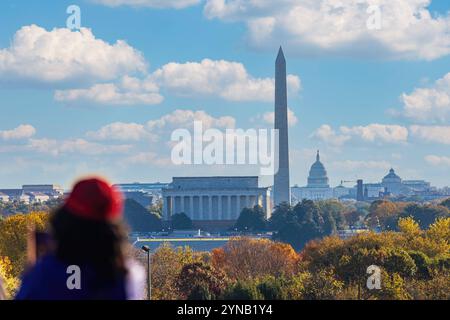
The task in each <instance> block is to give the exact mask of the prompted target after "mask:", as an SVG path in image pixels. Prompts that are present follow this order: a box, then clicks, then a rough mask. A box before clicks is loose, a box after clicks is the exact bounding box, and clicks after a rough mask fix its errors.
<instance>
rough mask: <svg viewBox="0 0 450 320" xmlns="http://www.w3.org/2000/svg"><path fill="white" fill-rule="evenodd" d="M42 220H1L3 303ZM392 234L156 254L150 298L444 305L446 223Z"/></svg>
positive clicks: (401, 227) (245, 242)
mask: <svg viewBox="0 0 450 320" xmlns="http://www.w3.org/2000/svg"><path fill="white" fill-rule="evenodd" d="M300 208H302V207H299V208H297V210H300ZM143 214H144V213H143ZM146 214H148V213H146ZM290 214H292V215H294V214H295V215H298V214H299V213H298V212H296V213H290ZM47 220H48V214H47V213H38V212H36V213H35V212H33V213H30V214H27V215H23V214H18V215H14V216H10V217H6V218H5V219H3V220H0V276H1V277H2V278H4V279H5V280H6V286H7V289H8V291H9V294H10V297H12V296H13V295H14V292H15V290H16V289H17V286H18V285H19V278H20V275H21V274H22V272H23V270H24V268H25V261H26V245H27V240H26V239H27V230H28V227H29V226H30V225H35V226H36V227H37V228H38V229H41V230H45V229H46V228H47ZM312 220H314V219H312ZM296 223H297V222H296ZM395 229H396V230H397V231H384V232H381V233H378V234H377V233H373V232H370V233H366V234H360V235H358V236H355V237H352V238H350V239H348V240H342V239H340V238H338V237H336V236H326V237H325V238H323V239H318V240H313V241H310V242H308V243H307V244H306V245H305V246H304V247H303V248H302V250H301V251H298V250H295V249H294V248H293V247H292V246H291V245H289V244H287V243H283V242H278V241H272V240H267V239H264V240H254V239H249V238H245V237H243V238H235V239H232V240H230V241H229V242H228V243H227V244H226V245H225V246H224V247H222V248H219V249H215V250H213V251H212V252H210V253H209V252H193V251H192V250H191V249H189V248H177V249H174V248H172V247H170V246H163V247H161V248H159V249H158V250H156V252H154V253H153V254H152V270H151V272H152V292H153V298H154V299H449V298H450V281H449V279H450V254H449V253H450V218H448V217H447V218H438V219H437V220H436V221H435V222H434V223H432V224H431V225H429V226H428V228H427V229H425V230H423V229H422V228H421V226H420V224H419V222H417V221H415V220H414V219H413V218H411V217H408V218H400V219H399V220H398V226H397V227H396V228H395ZM130 254H131V255H134V256H136V257H138V258H139V259H142V263H143V264H144V265H146V261H145V255H143V253H142V252H141V251H140V250H137V249H135V248H132V247H131V246H130ZM371 265H376V266H378V267H379V268H380V269H381V289H380V290H369V289H368V288H367V286H366V280H367V277H368V274H367V268H368V267H369V266H371Z"/></svg>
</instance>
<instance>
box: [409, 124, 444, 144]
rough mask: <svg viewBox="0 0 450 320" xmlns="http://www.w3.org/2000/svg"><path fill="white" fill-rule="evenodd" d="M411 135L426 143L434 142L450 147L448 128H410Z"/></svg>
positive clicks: (415, 126)
mask: <svg viewBox="0 0 450 320" xmlns="http://www.w3.org/2000/svg"><path fill="white" fill-rule="evenodd" d="M410 131H411V135H412V136H414V137H417V138H420V139H422V140H425V141H427V142H435V143H442V144H449V145H450V127H449V126H417V125H414V126H411V127H410Z"/></svg>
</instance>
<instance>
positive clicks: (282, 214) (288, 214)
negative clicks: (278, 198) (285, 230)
mask: <svg viewBox="0 0 450 320" xmlns="http://www.w3.org/2000/svg"><path fill="white" fill-rule="evenodd" d="M290 218H292V207H291V206H290V205H289V204H288V203H286V202H283V203H281V204H279V205H278V206H276V207H275V210H274V211H273V213H272V216H271V217H270V220H269V227H270V229H272V230H280V229H281V228H282V227H283V225H284V224H285V223H287V222H288V221H289V219H290Z"/></svg>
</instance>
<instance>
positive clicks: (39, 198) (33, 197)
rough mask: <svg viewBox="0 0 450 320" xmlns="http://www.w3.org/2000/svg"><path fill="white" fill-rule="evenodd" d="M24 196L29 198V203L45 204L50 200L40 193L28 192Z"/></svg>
mask: <svg viewBox="0 0 450 320" xmlns="http://www.w3.org/2000/svg"><path fill="white" fill-rule="evenodd" d="M26 195H28V196H29V197H30V200H29V201H30V202H41V203H42V202H46V201H48V200H50V196H48V195H46V194H44V193H40V192H29V193H27V194H26Z"/></svg>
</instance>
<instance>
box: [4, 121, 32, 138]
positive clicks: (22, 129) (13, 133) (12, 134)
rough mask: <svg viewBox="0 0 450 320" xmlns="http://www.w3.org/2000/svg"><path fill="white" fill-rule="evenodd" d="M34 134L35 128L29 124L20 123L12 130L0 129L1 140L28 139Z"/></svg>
mask: <svg viewBox="0 0 450 320" xmlns="http://www.w3.org/2000/svg"><path fill="white" fill-rule="evenodd" d="M35 134H36V129H35V128H34V127H33V126H31V125H29V124H22V125H20V126H18V127H17V128H14V129H12V130H4V131H0V139H2V140H19V139H28V138H31V137H32V136H34V135H35Z"/></svg>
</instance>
